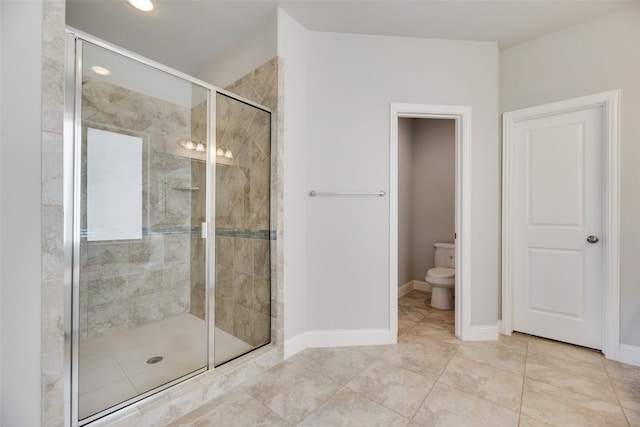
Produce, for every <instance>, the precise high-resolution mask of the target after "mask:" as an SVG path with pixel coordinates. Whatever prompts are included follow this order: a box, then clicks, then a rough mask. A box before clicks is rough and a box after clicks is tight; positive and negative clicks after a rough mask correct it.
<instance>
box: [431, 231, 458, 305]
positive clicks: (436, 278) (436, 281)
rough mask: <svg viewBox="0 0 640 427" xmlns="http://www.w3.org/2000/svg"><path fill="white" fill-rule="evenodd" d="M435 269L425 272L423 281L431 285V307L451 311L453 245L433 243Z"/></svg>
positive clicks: (453, 270)
mask: <svg viewBox="0 0 640 427" xmlns="http://www.w3.org/2000/svg"><path fill="white" fill-rule="evenodd" d="M433 249H434V256H433V258H434V263H435V267H433V268H430V269H429V271H427V275H426V276H425V278H424V280H425V281H426V282H427V283H428V284H429V285H431V307H433V308H437V309H438V310H452V309H453V294H452V291H453V290H454V288H455V284H456V271H455V266H456V264H455V259H454V253H455V246H454V245H453V243H434V244H433Z"/></svg>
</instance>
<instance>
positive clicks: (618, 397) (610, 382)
mask: <svg viewBox="0 0 640 427" xmlns="http://www.w3.org/2000/svg"><path fill="white" fill-rule="evenodd" d="M602 367H603V368H604V372H605V374H606V375H607V379H608V380H609V384H610V385H611V388H612V389H613V393H614V394H615V395H616V400H617V401H618V406H620V410H621V411H622V416H623V417H624V420H625V421H626V422H627V425H628V426H631V422H630V421H629V417H627V413H626V411H625V410H624V406H622V401H621V400H620V396H619V395H618V390H617V389H616V387H615V384H614V383H613V380H612V379H611V374H609V370H608V369H607V364H606V362H605V361H604V360H603V361H602Z"/></svg>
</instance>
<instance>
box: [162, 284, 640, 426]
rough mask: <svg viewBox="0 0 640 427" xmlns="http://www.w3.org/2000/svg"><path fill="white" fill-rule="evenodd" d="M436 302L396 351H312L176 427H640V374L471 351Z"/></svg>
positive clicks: (517, 343) (571, 355)
mask: <svg viewBox="0 0 640 427" xmlns="http://www.w3.org/2000/svg"><path fill="white" fill-rule="evenodd" d="M428 297H429V294H426V293H422V292H420V291H412V292H411V293H409V294H408V295H406V296H404V297H402V298H400V299H399V302H398V305H399V307H398V309H399V310H398V311H399V316H398V324H399V328H398V329H399V331H398V334H399V339H398V344H397V345H393V346H376V347H342V348H325V349H308V350H305V351H303V352H301V353H299V354H297V355H295V356H293V357H291V358H290V359H288V360H286V361H285V362H283V363H281V364H279V365H277V366H275V367H274V368H272V369H270V370H269V371H267V372H265V373H264V374H262V375H260V376H258V377H257V378H255V379H253V380H250V381H249V382H247V383H245V384H243V385H241V386H239V387H237V388H236V389H234V390H232V391H231V392H230V393H228V394H227V395H225V396H222V397H220V398H218V399H216V400H214V401H212V402H210V403H208V404H206V405H203V406H201V407H200V408H198V409H196V410H194V411H193V412H191V413H189V414H187V415H185V416H184V417H182V418H181V419H179V420H178V421H176V422H175V423H173V424H172V426H174V427H178V426H254V425H261V426H294V425H295V426H322V427H329V426H331V427H333V426H413V427H418V426H454V427H460V426H518V425H519V426H527V427H538V426H562V427H566V426H640V368H638V367H633V366H629V365H624V364H621V363H616V362H611V361H608V360H605V359H604V358H603V357H602V355H601V354H599V353H598V352H595V351H591V350H586V349H583V348H580V347H575V346H571V345H567V344H561V343H557V342H553V341H549V340H544V339H540V338H535V337H530V336H526V335H521V334H514V335H513V336H512V337H507V336H501V337H500V340H499V341H497V342H464V343H463V342H461V341H459V340H458V339H457V338H455V336H454V334H453V331H454V317H453V312H443V311H438V310H434V309H431V308H429V307H428V304H426V305H425V300H427V299H428Z"/></svg>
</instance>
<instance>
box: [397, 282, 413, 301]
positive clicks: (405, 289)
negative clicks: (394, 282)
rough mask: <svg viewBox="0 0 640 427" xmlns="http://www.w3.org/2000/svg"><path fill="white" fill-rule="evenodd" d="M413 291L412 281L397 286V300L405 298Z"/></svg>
mask: <svg viewBox="0 0 640 427" xmlns="http://www.w3.org/2000/svg"><path fill="white" fill-rule="evenodd" d="M412 290H413V280H412V281H410V282H407V283H405V284H404V285H400V286H398V298H400V297H403V296H405V295H406V294H408V293H409V292H411V291H412Z"/></svg>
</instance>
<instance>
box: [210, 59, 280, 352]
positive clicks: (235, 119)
mask: <svg viewBox="0 0 640 427" xmlns="http://www.w3.org/2000/svg"><path fill="white" fill-rule="evenodd" d="M277 70H278V67H277V59H276V58H274V59H273V60H271V61H269V62H267V63H266V64H264V65H262V66H260V67H259V68H257V69H256V70H254V71H253V72H251V73H249V74H248V75H246V76H244V77H243V78H241V79H240V80H238V81H237V82H235V83H234V84H233V85H231V86H229V87H228V88H227V89H228V90H230V91H232V92H235V93H238V94H239V95H241V96H243V97H245V98H247V99H251V100H253V101H255V102H258V103H261V104H263V105H267V106H269V107H271V106H273V107H275V104H276V102H277V83H278V81H277ZM265 101H266V102H265ZM273 107H271V108H273ZM216 108H217V110H216V117H217V129H216V137H217V145H218V146H219V147H223V148H225V149H230V150H231V151H232V152H233V156H234V157H233V162H232V164H230V165H227V164H218V165H217V167H216V192H217V195H216V295H215V313H216V326H217V327H218V328H220V329H222V330H224V331H226V332H228V333H230V334H232V335H234V336H236V337H238V338H240V339H241V340H243V341H245V342H246V343H248V344H251V345H253V346H258V345H261V344H266V343H268V342H269V341H270V338H271V323H272V318H271V317H272V314H271V313H272V310H271V300H272V294H271V233H270V229H271V220H270V215H271V193H270V189H271V170H270V168H271V160H272V159H271V117H270V115H269V114H268V113H266V112H264V111H261V110H258V109H256V108H254V107H252V106H249V105H246V104H244V103H242V102H239V101H237V100H234V99H231V98H228V97H226V96H224V95H218V96H217V102H216ZM273 323H274V324H275V320H274V321H273Z"/></svg>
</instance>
